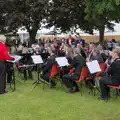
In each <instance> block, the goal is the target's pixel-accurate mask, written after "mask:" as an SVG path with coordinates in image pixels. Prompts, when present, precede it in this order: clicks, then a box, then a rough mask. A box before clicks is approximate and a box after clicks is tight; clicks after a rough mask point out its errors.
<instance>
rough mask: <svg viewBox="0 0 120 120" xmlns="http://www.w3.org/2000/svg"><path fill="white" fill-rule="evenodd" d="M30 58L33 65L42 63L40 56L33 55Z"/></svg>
mask: <svg viewBox="0 0 120 120" xmlns="http://www.w3.org/2000/svg"><path fill="white" fill-rule="evenodd" d="M31 57H32V59H33V62H34V64H40V63H43V60H42V57H41V56H40V55H33V56H31Z"/></svg>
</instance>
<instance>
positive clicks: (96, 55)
mask: <svg viewBox="0 0 120 120" xmlns="http://www.w3.org/2000/svg"><path fill="white" fill-rule="evenodd" d="M92 60H97V61H98V63H99V64H102V63H104V60H103V58H102V55H101V54H100V52H99V50H98V49H97V48H94V49H93V50H92V53H91V55H90V58H87V59H86V61H87V62H89V61H92ZM95 76H96V74H91V78H90V80H89V81H86V85H87V86H88V85H89V83H91V84H92V85H93V86H95Z"/></svg>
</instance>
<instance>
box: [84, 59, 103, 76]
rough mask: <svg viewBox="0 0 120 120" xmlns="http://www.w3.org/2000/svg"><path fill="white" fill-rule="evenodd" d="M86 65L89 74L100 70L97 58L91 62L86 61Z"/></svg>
mask: <svg viewBox="0 0 120 120" xmlns="http://www.w3.org/2000/svg"><path fill="white" fill-rule="evenodd" d="M86 64H87V67H88V69H89V71H90V73H91V74H93V73H97V72H100V71H101V69H100V65H99V63H98V61H97V60H93V61H92V62H87V63H86Z"/></svg>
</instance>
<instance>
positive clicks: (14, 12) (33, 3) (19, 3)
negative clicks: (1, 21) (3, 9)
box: [6, 0, 49, 44]
mask: <svg viewBox="0 0 120 120" xmlns="http://www.w3.org/2000/svg"><path fill="white" fill-rule="evenodd" d="M8 1H9V2H10V4H12V5H11V8H10V9H9V8H8V9H7V10H8V14H7V16H6V19H7V22H6V24H7V26H8V30H10V31H11V30H14V31H15V30H17V29H18V28H20V27H22V28H23V27H24V28H25V29H27V31H28V33H29V36H30V43H31V44H32V43H34V42H35V37H36V34H37V31H38V29H39V28H40V27H41V25H42V23H43V22H44V20H45V18H46V16H47V14H48V4H49V0H8Z"/></svg>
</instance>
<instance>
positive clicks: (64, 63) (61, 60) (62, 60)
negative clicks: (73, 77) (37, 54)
mask: <svg viewBox="0 0 120 120" xmlns="http://www.w3.org/2000/svg"><path fill="white" fill-rule="evenodd" d="M56 61H57V64H58V65H59V66H60V67H64V66H67V65H68V64H69V63H68V60H67V58H66V57H57V58H56Z"/></svg>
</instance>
